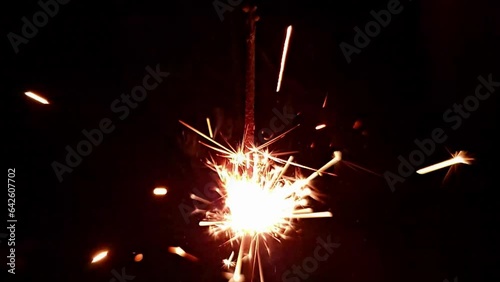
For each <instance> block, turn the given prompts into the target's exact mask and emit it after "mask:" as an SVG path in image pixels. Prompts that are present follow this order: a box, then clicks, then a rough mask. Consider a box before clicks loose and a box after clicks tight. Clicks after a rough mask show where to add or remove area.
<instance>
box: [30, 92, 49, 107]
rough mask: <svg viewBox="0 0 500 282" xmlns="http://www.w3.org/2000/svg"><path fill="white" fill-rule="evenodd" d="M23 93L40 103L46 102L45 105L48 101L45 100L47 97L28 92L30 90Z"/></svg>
mask: <svg viewBox="0 0 500 282" xmlns="http://www.w3.org/2000/svg"><path fill="white" fill-rule="evenodd" d="M24 95H26V96H28V97H30V98H31V99H33V100H35V101H37V102H40V103H42V104H46V105H47V104H49V101H47V99H45V98H43V97H41V96H39V95H37V94H35V93H33V92H30V91H28V92H24Z"/></svg>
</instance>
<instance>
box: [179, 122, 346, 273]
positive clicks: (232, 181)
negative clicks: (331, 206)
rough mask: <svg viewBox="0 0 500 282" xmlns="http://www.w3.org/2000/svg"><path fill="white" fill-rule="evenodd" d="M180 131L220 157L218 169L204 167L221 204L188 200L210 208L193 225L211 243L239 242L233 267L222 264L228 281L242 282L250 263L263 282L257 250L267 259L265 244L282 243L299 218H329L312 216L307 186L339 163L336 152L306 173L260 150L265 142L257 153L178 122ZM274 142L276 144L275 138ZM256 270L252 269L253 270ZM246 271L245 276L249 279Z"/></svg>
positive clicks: (326, 214)
mask: <svg viewBox="0 0 500 282" xmlns="http://www.w3.org/2000/svg"><path fill="white" fill-rule="evenodd" d="M180 123H182V124H183V125H184V126H186V127H188V128H189V129H191V130H193V131H194V132H196V133H198V134H199V135H200V136H202V137H204V138H205V139H207V140H208V141H209V142H211V143H212V144H213V145H209V144H205V143H203V142H200V143H201V144H203V145H205V146H207V147H209V148H211V149H213V150H214V151H216V152H218V153H219V156H221V157H223V161H222V162H221V163H217V162H215V161H214V160H213V159H212V160H209V161H207V164H208V166H209V167H210V168H211V169H212V170H213V171H215V172H216V173H217V175H218V177H219V183H218V186H219V187H215V191H216V192H217V193H218V194H219V195H220V196H221V200H222V202H223V203H220V202H218V203H219V205H218V206H217V203H213V202H210V201H208V200H206V199H203V198H201V197H198V196H196V195H191V198H192V199H194V200H197V201H200V202H203V203H205V204H209V205H210V208H209V209H208V210H205V211H204V212H205V218H204V220H202V221H201V222H200V223H199V225H200V226H206V227H208V228H209V233H210V234H211V235H213V236H214V237H224V238H228V241H227V243H231V244H233V243H235V242H239V251H238V255H237V259H236V262H235V263H234V262H233V261H232V260H233V257H234V253H232V254H231V256H230V257H229V259H224V260H223V264H224V265H225V266H226V267H228V268H230V267H233V265H234V272H233V274H232V277H231V279H232V281H243V280H244V276H243V275H242V267H243V262H244V261H250V262H252V261H253V265H254V266H255V265H256V264H257V265H258V269H259V274H260V278H261V281H263V273H262V272H263V270H262V262H261V258H260V249H261V248H262V247H264V248H265V249H266V250H267V253H268V254H270V248H269V245H268V240H267V239H268V238H273V239H275V240H276V241H278V242H280V240H283V239H286V238H287V235H288V234H289V233H290V232H291V231H292V230H293V229H294V227H295V223H296V222H297V220H298V219H301V218H321V217H331V216H332V214H331V213H330V212H314V211H313V209H312V208H311V206H310V205H309V201H310V199H317V195H316V193H315V192H313V190H312V189H311V188H312V187H311V181H312V180H313V179H314V178H316V177H317V176H320V175H322V174H323V173H325V174H327V172H326V170H328V169H329V168H330V167H332V166H333V165H334V164H336V163H338V162H339V161H340V160H341V153H340V152H338V151H336V152H334V155H333V156H332V160H331V161H329V162H328V163H327V164H325V165H324V166H323V167H321V168H320V169H318V170H316V169H311V168H308V167H306V166H303V165H300V164H297V163H294V162H293V156H289V158H288V159H287V160H285V159H281V158H279V157H278V156H280V155H282V154H277V153H275V154H273V153H271V152H269V150H268V149H266V147H267V146H268V145H269V144H272V143H274V142H275V141H276V140H271V141H269V142H268V143H266V144H264V145H261V146H260V147H255V146H252V147H249V148H244V147H241V148H238V149H237V150H235V149H233V148H231V147H230V148H226V147H225V146H223V145H221V144H220V143H218V142H217V141H215V140H214V139H212V138H210V137H208V136H206V135H205V134H203V133H201V132H200V131H198V130H196V129H195V128H193V127H191V126H190V125H188V124H186V123H184V122H182V121H180ZM281 137H282V136H278V137H276V138H281ZM291 165H293V166H297V167H302V168H306V169H310V170H313V171H314V172H313V173H312V174H311V175H309V176H308V177H307V178H302V177H300V176H297V175H293V176H290V175H287V174H286V172H287V169H288V168H289V167H290V166H291ZM254 268H256V267H254ZM254 268H252V270H251V273H252V274H253V273H254V270H255V269H254Z"/></svg>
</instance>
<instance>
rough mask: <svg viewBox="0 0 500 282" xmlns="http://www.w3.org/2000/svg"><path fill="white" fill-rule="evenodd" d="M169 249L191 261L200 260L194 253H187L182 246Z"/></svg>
mask: <svg viewBox="0 0 500 282" xmlns="http://www.w3.org/2000/svg"><path fill="white" fill-rule="evenodd" d="M168 251H169V252H171V253H172V254H176V255H178V256H180V257H183V258H185V259H188V260H190V261H198V258H197V257H195V256H193V255H192V254H189V253H186V251H184V250H183V249H182V248H181V247H169V248H168Z"/></svg>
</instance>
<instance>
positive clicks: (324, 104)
mask: <svg viewBox="0 0 500 282" xmlns="http://www.w3.org/2000/svg"><path fill="white" fill-rule="evenodd" d="M327 100H328V92H327V93H326V95H325V100H323V109H324V108H325V107H326V101H327Z"/></svg>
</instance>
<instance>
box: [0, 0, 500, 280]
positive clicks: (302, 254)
mask: <svg viewBox="0 0 500 282" xmlns="http://www.w3.org/2000/svg"><path fill="white" fill-rule="evenodd" d="M221 1H223V0H221ZM260 2H262V3H260ZM387 3H388V1H378V0H377V1H352V0H351V1H324V2H318V1H313V2H307V1H258V3H257V4H258V14H259V16H260V21H259V22H258V23H257V37H256V46H257V47H256V68H257V72H256V76H257V79H256V84H257V94H256V95H257V101H256V116H257V117H256V119H257V125H256V128H257V129H259V128H264V127H268V124H269V120H270V119H271V118H272V116H273V113H272V109H273V108H274V107H276V108H277V109H279V110H281V109H282V108H283V106H284V105H287V107H288V109H292V110H293V111H294V112H300V113H301V115H300V119H298V120H296V121H295V122H299V121H300V123H301V126H300V127H299V128H298V129H297V130H295V131H294V132H293V133H291V134H290V135H289V136H288V137H287V138H285V139H283V140H282V141H280V142H279V143H277V144H276V145H275V146H273V149H280V150H290V149H291V150H298V151H300V153H299V154H297V160H299V161H300V162H301V163H303V164H305V165H308V166H312V167H320V166H321V165H322V164H323V163H326V162H327V161H328V159H329V157H330V154H331V152H332V151H333V149H334V148H335V149H340V150H342V151H343V152H344V156H345V159H346V160H347V161H350V162H352V163H354V164H357V165H360V166H363V167H365V168H368V169H370V170H372V171H373V172H375V173H377V174H379V175H382V174H383V173H384V172H385V171H388V170H390V171H392V172H396V171H397V166H398V164H399V161H398V159H397V157H398V156H399V155H403V156H404V157H405V158H406V157H407V156H408V154H409V153H410V152H412V151H413V150H414V149H415V148H416V146H415V145H414V143H413V140H414V139H415V138H418V139H420V140H421V139H423V138H428V137H430V133H431V131H432V130H433V129H434V128H436V127H442V128H443V129H444V130H445V131H446V133H447V135H448V140H447V141H446V142H445V143H444V144H442V145H439V146H437V148H436V152H435V153H434V154H432V155H431V156H429V157H428V158H426V160H425V164H433V163H436V162H439V161H442V160H444V159H447V158H449V157H450V155H449V152H455V151H458V150H467V151H470V152H471V153H473V154H474V155H475V157H476V158H477V160H476V162H475V163H474V165H471V166H465V165H462V166H458V167H457V168H456V170H454V171H453V172H452V173H450V174H449V176H448V177H447V178H446V181H444V179H445V175H446V170H441V171H436V172H434V173H431V174H428V175H416V174H415V175H412V176H410V177H409V178H408V179H407V180H406V181H405V182H404V183H398V184H397V185H396V190H395V191H394V192H392V191H391V189H390V188H389V186H388V185H387V183H386V182H385V180H384V178H383V177H381V176H375V175H373V174H369V173H366V172H363V171H362V170H352V169H350V168H349V167H348V166H347V165H346V164H347V163H345V164H342V165H339V166H338V167H337V168H336V170H335V171H334V172H335V173H337V174H338V176H337V177H331V176H326V177H322V178H319V179H318V180H316V181H315V186H316V187H317V188H318V189H319V190H320V191H321V192H322V193H324V194H325V197H324V203H322V204H318V206H317V208H318V209H320V210H331V211H332V213H333V214H334V216H333V218H331V219H318V220H316V219H313V220H305V221H302V222H301V224H300V227H301V229H302V232H301V233H300V234H297V235H296V236H295V237H294V239H292V240H290V241H285V242H284V243H283V244H282V245H281V246H280V245H279V244H275V245H274V246H273V254H272V256H271V257H269V258H268V259H267V261H266V262H265V268H266V281H282V280H281V274H282V273H283V272H284V271H285V270H286V269H290V267H291V266H292V265H293V264H301V263H302V261H303V259H304V258H306V257H308V256H310V255H311V254H312V252H313V250H314V248H315V246H316V243H315V240H316V237H318V236H320V237H323V238H326V237H327V236H328V235H331V236H332V240H333V241H335V242H338V243H340V244H341V246H340V247H339V248H338V249H337V250H336V251H335V252H334V254H333V255H332V256H330V258H329V259H328V260H327V261H326V262H321V263H320V265H319V268H318V270H317V271H315V272H314V273H312V274H311V277H310V278H309V280H308V281H339V282H340V281H346V282H347V281H349V282H354V281H373V282H376V281H384V282H389V281H408V282H410V281H436V282H441V281H444V280H445V279H448V280H450V281H452V280H453V279H454V278H455V277H457V279H458V281H460V282H462V281H499V280H498V278H499V274H498V262H499V260H498V244H497V243H496V242H495V241H494V238H497V237H498V235H499V234H498V232H497V231H495V228H496V227H497V226H498V224H499V221H498V211H497V209H494V208H495V207H496V206H497V204H498V199H497V198H496V197H495V195H494V194H493V193H492V192H493V191H494V190H496V189H498V185H496V184H495V183H494V181H493V179H495V180H496V178H494V177H495V176H496V175H495V172H496V171H494V169H495V168H496V167H495V166H494V165H493V164H492V162H493V161H492V160H493V159H494V155H496V153H495V151H494V150H495V149H496V146H494V145H496V144H498V142H497V139H496V131H497V127H496V124H497V122H496V119H497V116H496V109H497V103H498V97H497V94H498V93H500V90H498V89H497V92H495V93H493V94H492V96H491V97H490V98H489V99H488V100H486V101H485V102H482V103H481V104H480V107H479V108H478V110H477V111H475V112H473V113H471V116H470V118H469V119H466V120H464V122H463V124H462V126H461V127H460V128H459V129H457V130H455V131H454V130H452V129H451V128H450V125H449V124H446V123H445V122H444V121H443V118H442V114H443V112H444V111H445V110H447V109H448V108H450V107H451V106H452V105H453V104H454V103H462V101H463V99H464V98H465V97H467V96H469V95H472V94H474V89H475V87H476V85H477V84H478V81H477V77H478V76H479V75H482V76H483V77H486V76H487V75H488V74H493V80H496V81H498V80H500V73H499V72H498V70H499V68H498V63H499V62H500V61H499V55H498V51H499V50H500V49H499V47H500V39H499V37H500V21H499V20H498V14H499V9H498V8H499V4H498V3H497V2H495V1H486V0H479V1H477V0H476V1H472V0H470V1H444V0H437V1H413V2H408V1H403V2H402V5H403V7H404V10H403V11H402V12H401V13H400V14H398V15H393V17H392V20H391V23H390V24H389V25H388V26H387V27H386V28H383V29H382V30H381V32H380V34H379V35H378V36H377V37H375V38H373V39H372V41H371V42H370V44H369V45H368V46H367V47H366V48H364V49H362V51H361V53H360V54H359V55H358V54H354V55H353V56H352V63H350V64H348V63H347V62H346V60H345V58H344V56H343V54H342V51H341V49H340V48H339V44H340V43H341V42H343V41H345V42H346V43H349V44H353V37H354V34H355V32H354V31H353V28H354V27H355V26H358V27H360V28H364V26H365V24H366V23H367V22H369V21H371V20H372V16H371V15H370V11H371V10H375V11H379V10H381V9H383V8H386V7H387ZM2 6H3V7H2V8H1V12H0V13H1V20H2V22H1V31H2V33H1V34H2V36H3V41H2V45H1V46H2V50H1V52H2V53H1V56H0V57H1V61H0V63H1V69H2V83H1V85H0V93H1V94H2V99H1V100H0V101H1V102H0V103H1V104H2V106H3V109H4V110H3V112H4V113H6V115H5V117H4V118H3V121H2V127H3V130H2V131H3V134H2V136H3V138H2V139H3V141H4V145H3V146H2V147H3V148H2V149H3V155H2V159H3V160H5V164H4V166H5V168H16V191H17V193H16V216H17V219H18V223H17V225H16V226H17V229H16V275H15V277H14V278H17V279H18V280H20V281H37V280H40V281H110V280H111V279H112V278H113V274H112V272H111V271H112V269H115V270H117V271H118V272H121V269H122V268H123V267H125V269H126V273H127V274H129V275H134V276H135V278H134V281H224V279H223V278H222V276H221V272H222V271H223V269H222V268H221V261H222V259H223V258H226V257H228V255H229V254H230V252H231V249H230V248H218V246H219V244H220V243H222V242H223V241H221V240H213V239H212V238H210V237H209V236H208V235H206V234H205V232H206V229H205V228H201V227H198V226H197V220H199V218H197V217H193V218H191V220H190V222H189V223H186V222H185V221H184V219H183V216H182V214H181V212H180V211H179V204H180V203H182V202H184V203H186V204H188V205H191V202H190V201H189V198H188V195H189V193H191V192H192V191H193V189H194V188H198V189H200V190H201V191H203V187H204V186H205V184H206V183H207V182H208V181H209V180H208V177H207V171H206V169H204V168H202V166H201V162H200V159H202V158H204V157H206V156H207V155H206V151H205V150H203V149H202V148H200V147H199V146H192V145H190V143H189V141H192V139H191V138H192V135H190V134H189V132H188V131H185V130H184V128H183V127H182V126H181V125H180V124H179V123H178V120H179V119H181V120H184V121H186V122H188V123H189V124H191V125H194V126H195V127H197V128H199V129H200V130H202V131H204V132H206V125H205V118H206V117H211V119H212V124H216V121H219V122H220V125H221V128H220V130H221V131H222V132H224V134H226V135H227V136H228V138H229V140H230V141H231V143H232V144H233V145H234V144H236V142H239V141H240V140H241V127H242V125H243V123H242V115H243V106H244V102H243V101H244V100H243V99H244V91H243V89H244V82H245V81H244V67H245V66H244V62H245V60H244V59H245V34H246V29H245V14H244V13H243V12H242V11H241V8H242V7H243V4H241V5H239V6H238V7H236V8H235V9H234V11H232V12H226V13H224V20H223V21H222V22H221V20H220V19H219V17H218V15H217V12H216V10H215V9H214V7H213V4H212V2H211V1H117V0H115V1H101V2H97V1H96V2H88V1H77V0H73V1H70V2H69V3H68V4H66V5H61V6H60V10H59V12H58V14H57V15H56V16H55V17H54V18H52V19H50V20H49V23H48V24H47V25H46V26H44V27H42V28H40V30H39V32H38V34H37V35H36V36H35V37H34V38H33V39H30V40H29V43H28V44H21V45H20V47H19V49H20V51H19V53H18V54H15V53H14V51H13V49H12V47H11V45H10V43H9V41H8V39H7V36H6V35H7V34H8V33H9V32H14V33H17V34H20V29H21V27H22V22H21V18H22V17H23V16H26V17H28V18H29V19H31V17H32V15H33V14H34V13H35V12H37V11H38V10H40V7H39V6H38V4H37V3H36V1H8V2H5V3H2ZM288 25H293V28H294V30H293V34H292V40H291V43H290V49H289V53H288V59H287V65H286V70H285V73H284V80H283V84H282V90H281V91H280V93H276V92H275V88H276V81H277V76H278V71H279V66H280V60H281V53H282V45H283V40H284V36H285V30H286V27H287V26H288ZM157 64H160V66H161V70H162V71H166V72H170V73H171V75H170V76H169V77H168V78H166V79H165V80H164V81H163V82H162V83H161V84H160V85H159V87H157V88H156V89H155V90H153V91H151V92H149V93H148V97H147V99H146V100H145V101H143V102H141V103H140V104H139V106H138V107H137V108H136V109H134V110H131V113H130V115H129V116H128V117H127V118H126V119H125V120H123V121H121V120H119V119H118V118H117V114H115V113H113V112H112V111H111V110H110V104H111V102H112V101H113V100H115V99H117V98H119V96H120V94H121V93H127V94H128V93H130V90H131V89H132V88H133V87H134V86H135V85H138V84H140V83H141V82H142V78H143V77H144V75H145V67H146V66H148V65H149V66H152V67H153V68H154V66H156V65H157ZM495 78H496V79H495ZM27 90H33V91H36V92H37V93H40V94H41V95H43V96H44V97H46V98H47V99H48V100H49V101H51V104H50V105H41V104H39V103H36V102H34V101H32V100H30V99H28V98H27V97H26V96H24V95H23V93H24V92H25V91H27ZM327 93H328V105H327V107H326V108H325V109H322V108H321V105H322V103H323V99H324V97H325V95H326V94H327ZM106 117H107V118H110V119H112V120H113V122H114V125H115V126H116V129H115V131H114V132H112V133H110V134H107V135H105V136H104V141H103V143H102V144H100V145H99V146H97V147H94V148H93V152H92V153H91V154H90V155H89V156H87V157H83V160H82V163H81V164H80V165H79V166H78V167H76V168H75V169H74V171H73V172H72V173H67V174H65V175H64V176H63V177H64V180H63V182H62V183H60V182H59V181H58V179H57V177H56V175H55V173H54V171H53V169H52V167H51V163H52V162H53V161H58V162H61V163H64V158H65V156H66V150H65V146H67V145H69V146H71V147H73V148H75V146H76V144H78V142H79V141H81V140H83V139H84V137H83V135H82V133H81V131H82V130H83V129H87V130H90V129H93V128H97V127H98V124H99V121H100V120H101V119H103V118H106ZM356 120H361V121H362V124H363V125H362V127H361V128H360V129H353V124H354V122H355V121H356ZM321 122H326V124H327V125H328V127H327V128H325V129H323V130H322V131H315V130H314V126H315V125H316V124H318V123H321ZM183 132H184V135H183ZM183 136H184V137H183ZM312 142H314V143H315V146H314V148H312V149H311V148H310V144H311V143H312ZM4 156H5V157H4ZM304 173H308V172H304ZM495 182H497V181H495ZM158 185H164V186H167V187H168V188H169V193H168V194H167V196H165V197H162V198H155V197H154V196H153V195H152V192H151V191H152V189H153V188H154V187H156V186H158ZM495 186H496V187H495ZM1 194H2V197H6V194H7V191H5V192H2V193H1ZM3 199H5V198H3ZM4 202H6V200H5V201H4ZM256 207H258V205H256ZM5 208H7V207H5ZM4 214H5V217H7V214H6V213H4ZM2 230H4V229H2ZM2 232H3V231H2ZM169 246H181V247H183V248H184V249H185V250H186V251H188V252H190V253H192V254H193V255H195V256H197V257H198V258H199V259H200V261H199V262H198V263H193V262H190V261H188V260H186V259H183V258H180V257H178V256H175V255H172V254H170V253H168V252H167V249H168V247H169ZM0 248H1V251H2V252H1V253H2V255H1V256H2V258H3V260H2V269H3V268H4V266H5V263H4V260H5V256H7V255H8V253H7V251H8V248H7V246H6V241H5V240H4V239H2V242H1V243H0ZM103 248H107V249H109V250H110V253H109V256H108V258H107V259H106V260H105V261H103V262H102V263H99V264H95V265H91V264H90V263H89V262H90V260H91V258H92V256H93V254H95V252H97V251H99V250H101V249H103ZM133 252H137V253H142V254H144V260H143V261H142V262H140V263H135V262H133V257H134V254H133ZM5 271H6V270H5ZM7 274H8V273H7ZM8 278H9V279H13V276H12V275H10V274H8ZM2 279H3V278H2ZM28 279H29V280H28ZM2 281H3V280H2ZM8 281H10V280H8ZM116 281H118V280H116Z"/></svg>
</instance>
